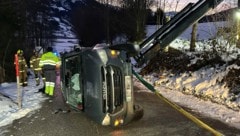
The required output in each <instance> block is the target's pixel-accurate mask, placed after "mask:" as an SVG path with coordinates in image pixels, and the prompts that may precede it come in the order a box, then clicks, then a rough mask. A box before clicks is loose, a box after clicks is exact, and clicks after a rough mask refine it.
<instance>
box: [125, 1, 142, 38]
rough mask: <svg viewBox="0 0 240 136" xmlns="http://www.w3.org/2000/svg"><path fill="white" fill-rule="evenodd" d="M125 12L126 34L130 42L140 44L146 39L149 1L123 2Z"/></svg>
mask: <svg viewBox="0 0 240 136" xmlns="http://www.w3.org/2000/svg"><path fill="white" fill-rule="evenodd" d="M121 4H122V7H123V8H124V12H125V15H126V17H125V20H126V25H125V26H126V27H127V28H126V29H125V34H126V36H127V38H128V40H129V41H131V42H140V41H141V40H142V39H143V38H144V37H145V24H146V13H147V0H123V1H122V3H121Z"/></svg>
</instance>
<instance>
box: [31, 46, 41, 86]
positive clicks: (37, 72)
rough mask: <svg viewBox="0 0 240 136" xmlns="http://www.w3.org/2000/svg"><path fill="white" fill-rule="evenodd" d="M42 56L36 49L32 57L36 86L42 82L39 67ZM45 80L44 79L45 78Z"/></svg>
mask: <svg viewBox="0 0 240 136" xmlns="http://www.w3.org/2000/svg"><path fill="white" fill-rule="evenodd" d="M40 59H41V58H40V56H39V54H38V52H37V51H36V50H33V56H32V57H31V58H30V68H31V69H32V71H33V72H34V76H35V80H36V86H38V85H39V84H40V79H39V77H40V74H41V68H40V67H39V61H40ZM43 80H44V79H43Z"/></svg>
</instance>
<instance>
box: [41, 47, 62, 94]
mask: <svg viewBox="0 0 240 136" xmlns="http://www.w3.org/2000/svg"><path fill="white" fill-rule="evenodd" d="M60 65H61V61H60V60H59V58H58V57H57V56H56V55H55V54H54V53H53V48H52V47H48V48H47V52H46V53H44V54H42V56H41V59H40V62H39V66H40V67H41V68H42V72H43V76H44V77H45V85H44V92H45V93H46V94H48V95H50V96H53V93H54V89H55V81H56V70H57V69H59V68H60Z"/></svg>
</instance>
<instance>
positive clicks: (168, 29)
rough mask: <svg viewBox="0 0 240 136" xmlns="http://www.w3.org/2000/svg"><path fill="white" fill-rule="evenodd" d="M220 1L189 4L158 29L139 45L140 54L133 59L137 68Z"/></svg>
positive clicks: (204, 0)
mask: <svg viewBox="0 0 240 136" xmlns="http://www.w3.org/2000/svg"><path fill="white" fill-rule="evenodd" d="M222 1H223V0H199V1H198V2H196V3H189V4H188V5H187V6H186V7H185V8H183V9H182V10H181V11H180V12H179V13H178V14H176V15H175V16H174V17H173V18H172V19H171V20H170V21H169V22H167V23H166V24H164V25H163V26H162V27H160V28H159V29H158V30H157V31H156V32H155V33H153V34H152V35H151V36H149V37H148V38H147V39H146V40H144V41H143V42H142V43H141V44H140V45H139V47H140V52H139V53H138V55H137V56H135V57H134V58H135V60H136V62H137V64H138V66H142V65H143V64H147V63H148V62H149V61H150V60H151V59H152V58H153V57H155V56H156V55H157V53H158V52H159V50H160V49H161V48H164V47H166V46H168V45H169V44H170V43H171V42H172V41H173V40H174V39H176V38H177V37H178V36H179V35H180V34H181V33H182V32H183V31H185V30H186V29H187V28H188V27H189V26H190V25H192V24H193V23H194V22H196V21H198V20H199V19H200V18H201V17H202V16H204V14H205V13H207V12H208V11H209V10H210V9H213V8H215V7H216V6H217V5H218V4H220V3H221V2H222Z"/></svg>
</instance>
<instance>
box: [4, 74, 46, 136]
mask: <svg viewBox="0 0 240 136" xmlns="http://www.w3.org/2000/svg"><path fill="white" fill-rule="evenodd" d="M42 87H43V84H42V83H41V84H40V85H39V86H37V87H36V86H35V80H34V78H33V76H30V77H29V79H28V86H26V87H24V88H23V87H20V88H17V84H16V83H15V82H14V83H2V84H1V85H0V107H1V108H0V130H1V127H3V126H6V125H8V124H11V123H12V122H13V121H14V120H16V119H19V118H22V117H24V116H26V115H27V114H29V113H31V112H34V111H35V110H37V109H39V108H41V103H42V102H43V101H44V100H46V99H48V98H47V97H46V96H44V95H43V94H42V93H37V91H38V89H39V88H42ZM18 92H22V108H20V107H19V106H18ZM20 94H21V93H20ZM1 132H2V131H0V135H2V134H1Z"/></svg>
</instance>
